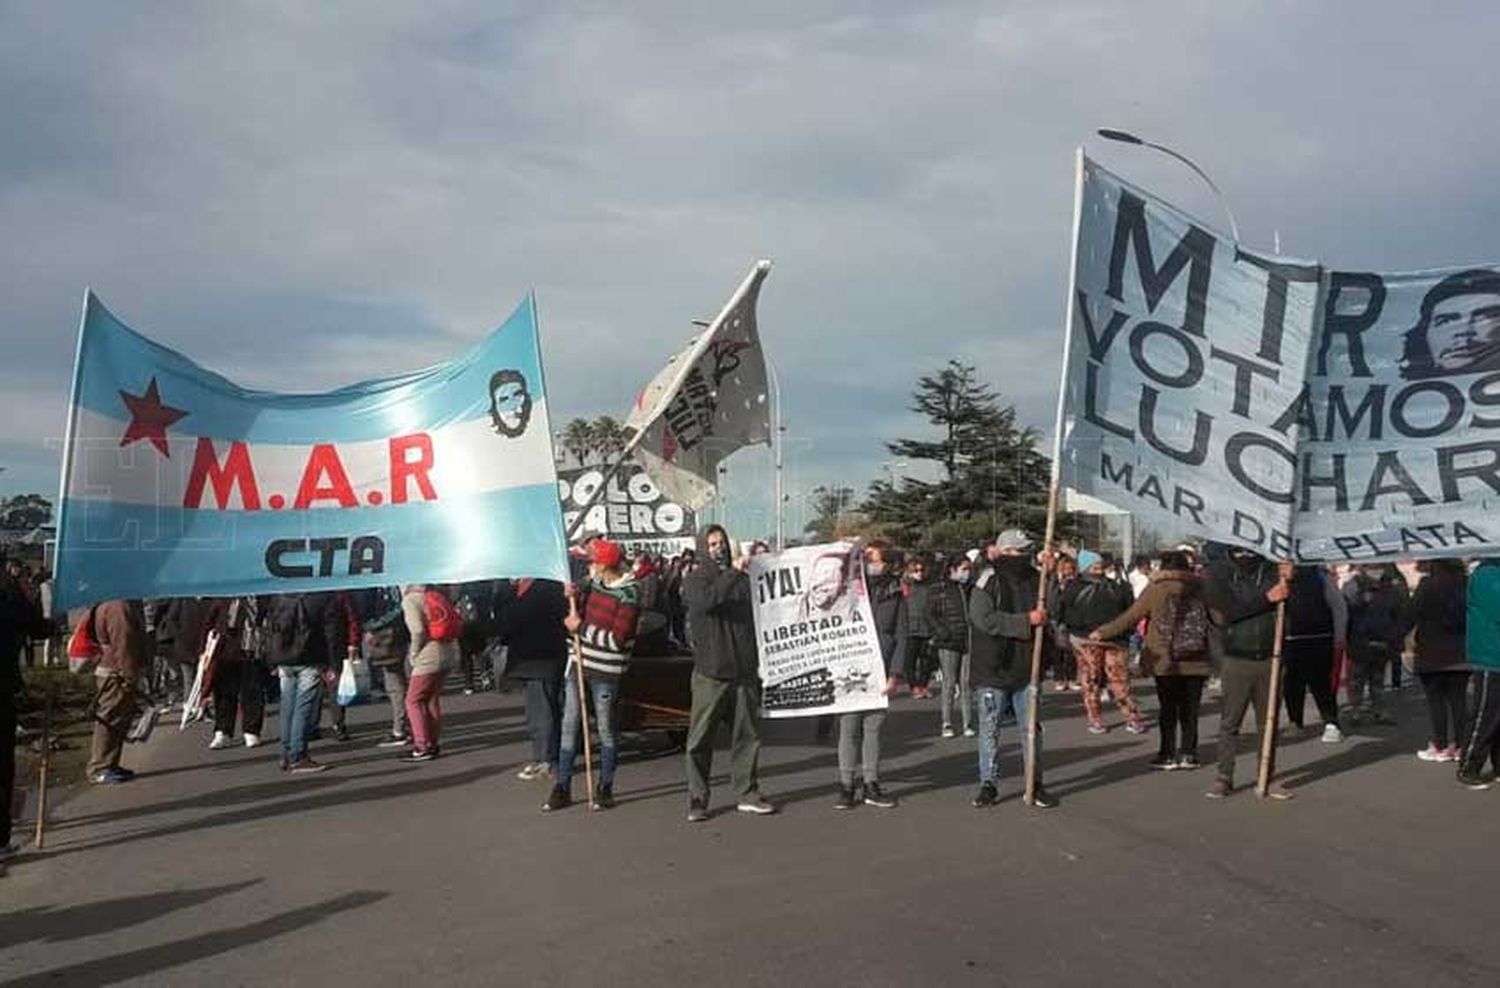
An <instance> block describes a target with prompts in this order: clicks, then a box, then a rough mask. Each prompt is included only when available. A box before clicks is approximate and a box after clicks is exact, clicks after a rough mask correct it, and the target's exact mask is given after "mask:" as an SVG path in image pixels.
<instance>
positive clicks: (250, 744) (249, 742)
mask: <svg viewBox="0 0 1500 988" xmlns="http://www.w3.org/2000/svg"><path fill="white" fill-rule="evenodd" d="M245 747H246V748H259V747H260V735H259V734H246V735H245Z"/></svg>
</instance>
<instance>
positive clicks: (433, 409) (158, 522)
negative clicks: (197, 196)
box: [57, 294, 567, 607]
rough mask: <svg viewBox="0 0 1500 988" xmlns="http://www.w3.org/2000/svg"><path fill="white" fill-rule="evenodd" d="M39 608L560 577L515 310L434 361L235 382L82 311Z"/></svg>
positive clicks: (534, 389)
mask: <svg viewBox="0 0 1500 988" xmlns="http://www.w3.org/2000/svg"><path fill="white" fill-rule="evenodd" d="M59 504H60V505H61V509H60V512H59V518H58V550H57V594H58V600H59V606H61V607H74V606H78V605H81V604H86V603H90V602H93V601H98V600H103V599H108V598H115V597H173V596H229V595H238V594H262V593H279V592H286V591H304V590H332V589H342V588H355V587H373V586H388V585H390V584H395V583H407V582H436V583H447V582H460V581H466V580H475V579H488V578H498V577H522V576H531V577H547V578H551V579H558V580H566V579H567V561H566V556H565V545H564V540H563V528H562V515H561V512H560V510H559V505H558V501H557V475H556V470H555V466H554V460H553V455H552V433H551V428H550V424H549V421H548V409H547V400H546V392H545V382H544V378H543V374H542V362H541V353H540V347H539V341H538V333H537V323H536V310H535V304H534V301H533V300H532V299H530V298H528V299H527V300H526V301H524V302H522V303H521V305H520V306H518V307H517V309H516V310H515V312H514V313H513V314H512V315H511V317H510V318H509V319H507V320H506V321H505V323H504V324H503V325H502V326H501V327H500V328H499V329H497V330H495V331H494V332H493V333H491V334H490V335H489V336H488V337H487V338H485V339H484V340H483V341H482V342H480V343H479V344H478V345H476V346H475V347H474V348H473V349H471V350H470V351H469V352H468V353H466V354H464V355H463V356H461V357H459V358H457V359H456V360H453V361H451V362H448V363H444V364H439V365H437V366H434V367H429V368H427V369H426V370H422V371H417V372H414V373H409V374H404V375H400V376H396V377H390V378H385V379H382V380H377V381H369V382H365V383H362V384H355V385H350V386H349V387H345V388H341V389H339V390H336V391H331V392H327V393H322V394H281V393H272V392H265V391H253V390H250V389H247V388H243V387H240V386H239V385H236V384H234V383H233V382H231V381H229V380H227V379H226V378H224V377H222V376H220V375H219V374H216V373H214V372H212V371H209V370H205V369H204V368H202V367H200V366H198V365H197V364H195V363H194V362H193V361H191V360H189V359H188V358H187V357H185V356H183V355H182V354H180V353H177V352H176V351H174V350H171V349H168V348H167V347H164V346H161V345H159V344H157V343H154V342H152V341H151V340H149V339H146V338H145V337H143V336H141V335H140V334H138V333H136V332H134V331H133V330H131V329H130V328H129V327H127V326H126V325H125V324H123V323H122V322H120V321H119V320H118V319H116V318H115V317H114V316H113V315H112V314H111V313H110V312H109V311H108V310H107V309H106V308H105V307H104V306H103V304H101V303H100V302H99V300H98V299H97V298H95V297H94V296H93V295H92V294H89V295H87V296H86V298H85V301H84V313H83V324H82V328H81V330H80V338H79V344H78V356H77V362H76V366H75V370H74V384H73V395H72V400H71V402H70V408H69V414H68V425H67V432H66V439H65V443H64V452H63V479H62V494H61V498H60V499H59Z"/></svg>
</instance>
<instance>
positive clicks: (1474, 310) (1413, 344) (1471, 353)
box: [1401, 269, 1500, 381]
mask: <svg viewBox="0 0 1500 988" xmlns="http://www.w3.org/2000/svg"><path fill="white" fill-rule="evenodd" d="M1492 370H1500V272H1496V271H1489V270H1483V269H1476V270H1472V271H1460V272H1459V273H1457V274H1453V275H1449V276H1448V277H1446V278H1444V279H1443V280H1442V281H1440V282H1438V283H1437V284H1436V285H1434V286H1433V287H1432V288H1431V289H1430V290H1429V291H1428V292H1427V295H1426V297H1424V298H1423V299H1422V309H1421V314H1420V315H1419V316H1418V318H1417V324H1416V325H1415V326H1413V327H1412V328H1411V329H1409V330H1408V331H1407V333H1406V337H1405V346H1404V348H1403V351H1402V354H1401V376H1402V377H1403V378H1405V379H1406V380H1408V381H1411V380H1420V379H1423V378H1430V377H1448V376H1452V375H1456V374H1476V373H1480V372H1482V371H1492Z"/></svg>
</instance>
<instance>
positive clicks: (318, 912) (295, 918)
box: [0, 891, 390, 988]
mask: <svg viewBox="0 0 1500 988" xmlns="http://www.w3.org/2000/svg"><path fill="white" fill-rule="evenodd" d="M388 895H390V893H389V892H371V891H362V892H349V893H347V894H345V895H341V896H337V897H335V898H332V899H327V900H325V901H323V902H316V903H313V904H312V905H310V906H303V907H302V908H301V909H293V910H290V911H289V912H284V913H281V914H279V915H276V916H271V917H269V918H267V919H262V920H258V921H256V922H254V923H248V924H246V925H244V926H235V927H231V928H230V929H227V930H216V931H214V932H212V933H201V934H199V935H198V936H194V937H188V938H187V939H184V940H175V941H173V942H171V943H164V944H159V945H157V946H155V947H143V948H142V949H140V950H132V951H130V952H128V953H124V954H116V955H114V956H113V957H101V958H99V959H98V960H92V961H84V962H83V963H80V964H73V965H70V966H68V967H57V968H52V969H51V970H48V971H39V972H37V973H35V974H28V975H25V976H23V977H20V978H12V979H11V980H9V981H0V988H33V986H42V985H52V986H55V985H67V986H68V988H89V986H95V985H110V984H115V983H117V982H121V981H127V980H129V979H131V978H142V977H145V976H147V975H149V974H154V973H155V972H157V971H164V970H167V969H169V968H173V967H178V966H180V965H182V964H188V963H191V962H193V961H198V960H203V959H204V958H206V957H215V956H217V955H219V954H225V953H228V952H229V951H231V950H238V949H239V948H241V947H248V946H250V945H251V944H256V943H260V942H262V941H265V940H270V939H271V938H273V937H278V936H282V935H284V934H287V933H294V932H296V931H298V930H305V929H307V928H308V927H310V926H313V925H314V924H316V923H319V922H321V921H323V920H326V919H328V918H329V917H330V916H333V915H335V914H336V913H341V912H346V911H348V910H350V909H361V908H363V907H365V906H368V905H370V904H371V903H375V902H379V901H380V900H381V899H384V898H386V897H387V896H388ZM121 901H124V900H121Z"/></svg>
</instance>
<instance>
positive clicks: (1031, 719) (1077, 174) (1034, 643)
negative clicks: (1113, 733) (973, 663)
mask: <svg viewBox="0 0 1500 988" xmlns="http://www.w3.org/2000/svg"><path fill="white" fill-rule="evenodd" d="M1073 169H1074V174H1073V251H1072V256H1071V257H1070V258H1069V259H1068V297H1067V308H1066V309H1065V310H1064V311H1065V312H1066V313H1067V315H1066V318H1065V319H1064V322H1063V359H1062V372H1061V376H1060V380H1059V382H1058V388H1057V418H1056V419H1055V420H1054V423H1053V429H1052V483H1051V485H1050V487H1049V488H1048V491H1047V531H1046V534H1045V536H1044V537H1043V539H1042V568H1041V574H1040V575H1039V576H1038V577H1037V590H1036V606H1037V607H1040V608H1045V607H1046V606H1047V583H1048V579H1049V577H1050V575H1051V569H1052V546H1053V543H1054V541H1055V540H1056V538H1057V509H1058V501H1059V500H1060V493H1061V489H1062V450H1063V435H1062V434H1063V422H1064V411H1065V408H1066V402H1067V393H1068V360H1069V357H1070V356H1071V355H1072V350H1073V312H1074V310H1075V309H1076V308H1077V305H1076V303H1075V302H1074V295H1075V294H1076V293H1077V289H1078V239H1079V234H1080V232H1081V229H1082V226H1083V170H1084V169H1083V148H1082V147H1078V148H1077V149H1075V150H1074V152H1073ZM1046 633H1047V623H1046V622H1045V621H1043V622H1042V623H1041V624H1039V625H1037V626H1036V627H1035V628H1033V629H1032V630H1031V697H1030V702H1029V703H1027V705H1026V721H1027V723H1026V737H1027V739H1028V741H1029V743H1028V745H1027V746H1026V752H1025V753H1026V755H1028V756H1029V757H1027V758H1026V797H1025V798H1026V802H1027V803H1028V804H1030V803H1032V802H1034V801H1035V799H1036V791H1037V782H1038V774H1039V773H1038V769H1039V767H1040V766H1038V764H1037V740H1038V739H1039V738H1040V737H1041V729H1042V725H1041V706H1042V685H1041V684H1042V645H1043V642H1044V640H1045V638H1044V636H1045V635H1046Z"/></svg>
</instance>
